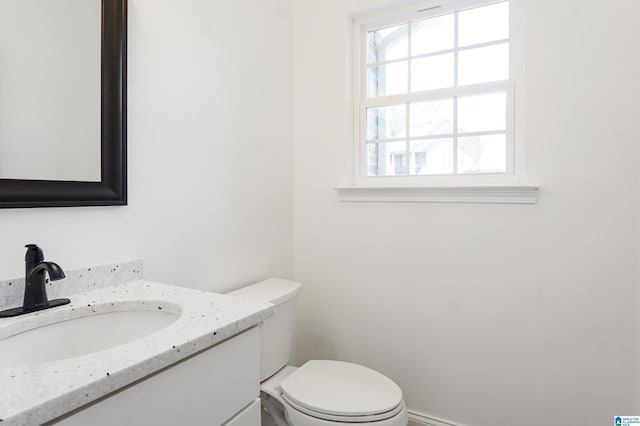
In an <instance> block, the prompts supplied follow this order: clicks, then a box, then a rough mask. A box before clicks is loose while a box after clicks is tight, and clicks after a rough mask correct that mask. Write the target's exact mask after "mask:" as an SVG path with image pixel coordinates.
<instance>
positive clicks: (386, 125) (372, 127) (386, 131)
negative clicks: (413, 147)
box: [367, 104, 407, 140]
mask: <svg viewBox="0 0 640 426" xmlns="http://www.w3.org/2000/svg"><path fill="white" fill-rule="evenodd" d="M406 121H407V114H406V106H405V105H404V104H403V105H392V106H385V107H376V108H367V140H375V139H390V138H402V137H405V136H406V134H407V131H406V127H407V125H406Z"/></svg>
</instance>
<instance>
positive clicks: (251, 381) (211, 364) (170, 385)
mask: <svg viewBox="0 0 640 426" xmlns="http://www.w3.org/2000/svg"><path fill="white" fill-rule="evenodd" d="M259 345H260V342H259V334H258V329H257V327H253V328H252V329H250V330H247V331H245V332H243V333H241V334H239V335H237V336H234V337H232V338H230V339H228V340H225V341H224V342H222V343H219V344H217V345H215V346H212V347H211V348H209V349H206V350H204V351H202V352H200V353H198V354H196V355H194V356H192V357H190V358H187V359H186V360H184V361H181V362H179V363H177V364H174V365H173V366H171V367H168V368H167V369H165V370H162V371H160V372H158V373H156V374H154V375H152V376H149V377H147V378H146V379H144V380H142V381H140V382H138V383H134V384H133V385H131V386H128V387H126V388H124V389H122V390H120V391H118V392H114V393H113V394H111V395H107V396H106V397H105V398H103V399H101V400H99V401H96V402H94V403H92V404H89V405H87V406H85V407H82V408H80V409H78V410H76V411H74V412H73V413H71V414H68V415H67V416H63V417H61V418H58V419H56V420H54V421H53V422H51V423H50V424H56V425H64V426H86V425H89V424H90V425H92V426H103V425H104V426H112V425H144V424H152V425H154V426H164V425H167V426H175V425H194V426H195V425H221V424H223V423H224V422H225V421H227V420H229V419H230V418H231V417H232V416H234V415H235V414H236V413H238V412H239V411H241V410H243V408H245V407H247V406H248V405H249V404H251V402H252V401H255V399H256V398H257V397H258V396H259V395H260V346H259ZM244 424H245V423H238V425H244ZM246 424H250V423H246ZM255 424H256V425H258V424H259V423H255Z"/></svg>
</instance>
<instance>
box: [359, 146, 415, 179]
mask: <svg viewBox="0 0 640 426" xmlns="http://www.w3.org/2000/svg"><path fill="white" fill-rule="evenodd" d="M367 159H368V160H367V161H368V164H367V169H368V173H369V176H402V175H406V174H407V144H406V142H388V143H370V144H367Z"/></svg>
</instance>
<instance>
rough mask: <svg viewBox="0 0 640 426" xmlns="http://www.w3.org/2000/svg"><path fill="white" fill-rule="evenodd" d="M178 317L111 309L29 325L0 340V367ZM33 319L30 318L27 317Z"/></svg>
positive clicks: (120, 339)
mask: <svg viewBox="0 0 640 426" xmlns="http://www.w3.org/2000/svg"><path fill="white" fill-rule="evenodd" d="M178 318H179V314H178V313H176V312H170V311H169V310H130V311H114V312H106V313H99V314H92V315H87V316H80V317H78V318H73V319H68V320H64V321H58V322H53V323H51V324H47V325H43V326H38V327H36V328H30V327H29V326H27V328H30V329H27V330H26V331H23V332H21V333H19V334H14V335H13V336H9V337H6V338H4V339H1V340H0V354H2V356H0V368H4V367H14V366H19V365H29V364H35V363H42V362H49V361H57V360H61V359H66V358H74V357H78V356H82V355H87V354H91V353H94V352H98V351H102V350H105V349H110V348H113V347H116V346H119V345H123V344H125V343H129V342H132V341H134V340H137V339H140V338H143V337H145V336H148V335H150V334H152V333H154V332H156V331H159V330H161V329H163V328H165V327H167V326H169V325H170V324H171V323H173V322H174V321H176V320H177V319H178ZM25 320H26V321H29V320H31V321H33V320H34V318H33V317H32V318H27V319H25Z"/></svg>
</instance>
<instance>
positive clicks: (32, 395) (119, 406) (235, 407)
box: [0, 263, 273, 426]
mask: <svg viewBox="0 0 640 426" xmlns="http://www.w3.org/2000/svg"><path fill="white" fill-rule="evenodd" d="M140 271H141V263H140V264H139V265H137V264H132V263H127V264H120V265H107V266H103V267H99V268H85V269H83V270H77V271H71V272H70V273H68V274H67V279H69V285H67V286H65V281H67V280H66V279H65V280H62V281H59V282H57V283H55V284H54V285H51V287H50V289H49V292H50V293H52V294H53V295H56V292H57V294H65V295H66V296H67V297H69V298H70V299H71V303H70V304H68V305H65V306H59V307H56V308H52V309H49V310H45V311H40V312H35V313H31V314H26V315H23V316H21V317H14V318H3V319H2V320H0V383H2V388H3V390H2V398H0V419H1V420H2V425H38V424H48V425H49V424H56V425H58V424H59V425H71V426H73V425H87V424H91V425H114V424H122V425H127V424H131V425H134V424H153V425H176V424H192V425H198V424H208V425H228V426H257V425H259V424H260V403H259V399H258V397H259V382H260V376H259V374H260V360H259V355H260V347H259V334H258V330H257V325H258V324H259V323H260V322H261V321H264V320H265V319H267V318H269V317H270V316H271V315H272V314H273V311H272V306H271V305H270V304H266V303H262V302H256V301H251V300H246V299H241V298H236V297H232V296H226V295H219V294H214V293H208V292H202V291H197V290H191V289H186V288H181V287H174V286H169V285H165V284H158V283H153V282H148V281H145V280H142V279H140V278H141V272H140ZM96 277H98V278H96ZM14 286H15V287H19V288H20V287H21V285H20V282H19V280H13V282H10V281H0V292H4V293H3V294H7V292H5V290H7V289H10V288H12V287H13V289H12V290H11V291H14V290H15V287H14ZM65 289H67V290H68V289H73V290H81V292H78V293H77V294H72V293H65ZM82 290H84V291H82ZM10 297H13V296H11V295H10ZM10 297H9V298H10ZM14 303H15V301H9V300H7V297H5V298H4V299H0V306H4V305H5V304H6V305H11V304H14ZM159 312H162V313H163V314H162V315H158V313H159ZM130 315H133V317H131V316H130ZM136 315H139V318H137V319H136ZM155 317H158V318H159V320H158V321H160V322H158V324H159V325H156V326H153V323H154V322H155V321H156V319H155ZM165 317H166V318H165ZM84 319H87V320H91V321H94V320H95V321H94V322H93V323H89V322H87V323H86V324H84V322H83V320H84ZM136 323H140V325H141V327H142V328H141V329H140V330H136V329H137V328H138V327H137V325H136ZM147 323H149V324H151V326H149V324H147ZM87 324H90V326H89V328H88V330H89V331H82V330H81V328H74V327H76V326H78V325H79V326H82V325H87ZM118 327H121V331H120V332H113V333H110V330H111V329H114V330H117V329H118ZM145 327H147V328H146V330H145ZM149 327H151V328H149ZM56 330H57V331H56ZM91 331H94V332H91ZM28 333H39V334H33V336H28ZM55 333H58V334H57V335H55ZM60 333H62V334H60ZM136 333H142V335H136ZM69 334H71V335H69ZM129 334H130V335H129ZM22 335H24V336H27V337H28V338H30V339H31V340H32V341H31V342H30V343H29V344H28V345H26V346H24V345H22V347H21V345H20V342H19V338H20V337H21V336H22ZM54 335H55V336H54ZM60 335H62V336H64V337H63V339H62V344H60V343H59V341H60V340H61V338H60ZM43 336H44V337H43ZM47 338H49V339H50V341H49V342H47V340H46V339H47ZM12 339H13V340H12ZM113 339H115V340H113ZM118 339H124V341H121V340H118ZM131 339H133V340H131ZM2 345H5V346H2ZM39 345H41V346H39ZM48 347H49V348H50V350H48V349H47V348H48ZM12 348H14V349H15V350H16V351H22V352H23V354H24V356H21V355H20V354H19V355H18V356H13V357H4V358H3V357H2V354H4V353H7V352H8V351H11V349H12ZM96 349H98V350H96ZM30 353H35V355H33V356H31V355H29V354H30ZM60 357H62V358H60Z"/></svg>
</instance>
